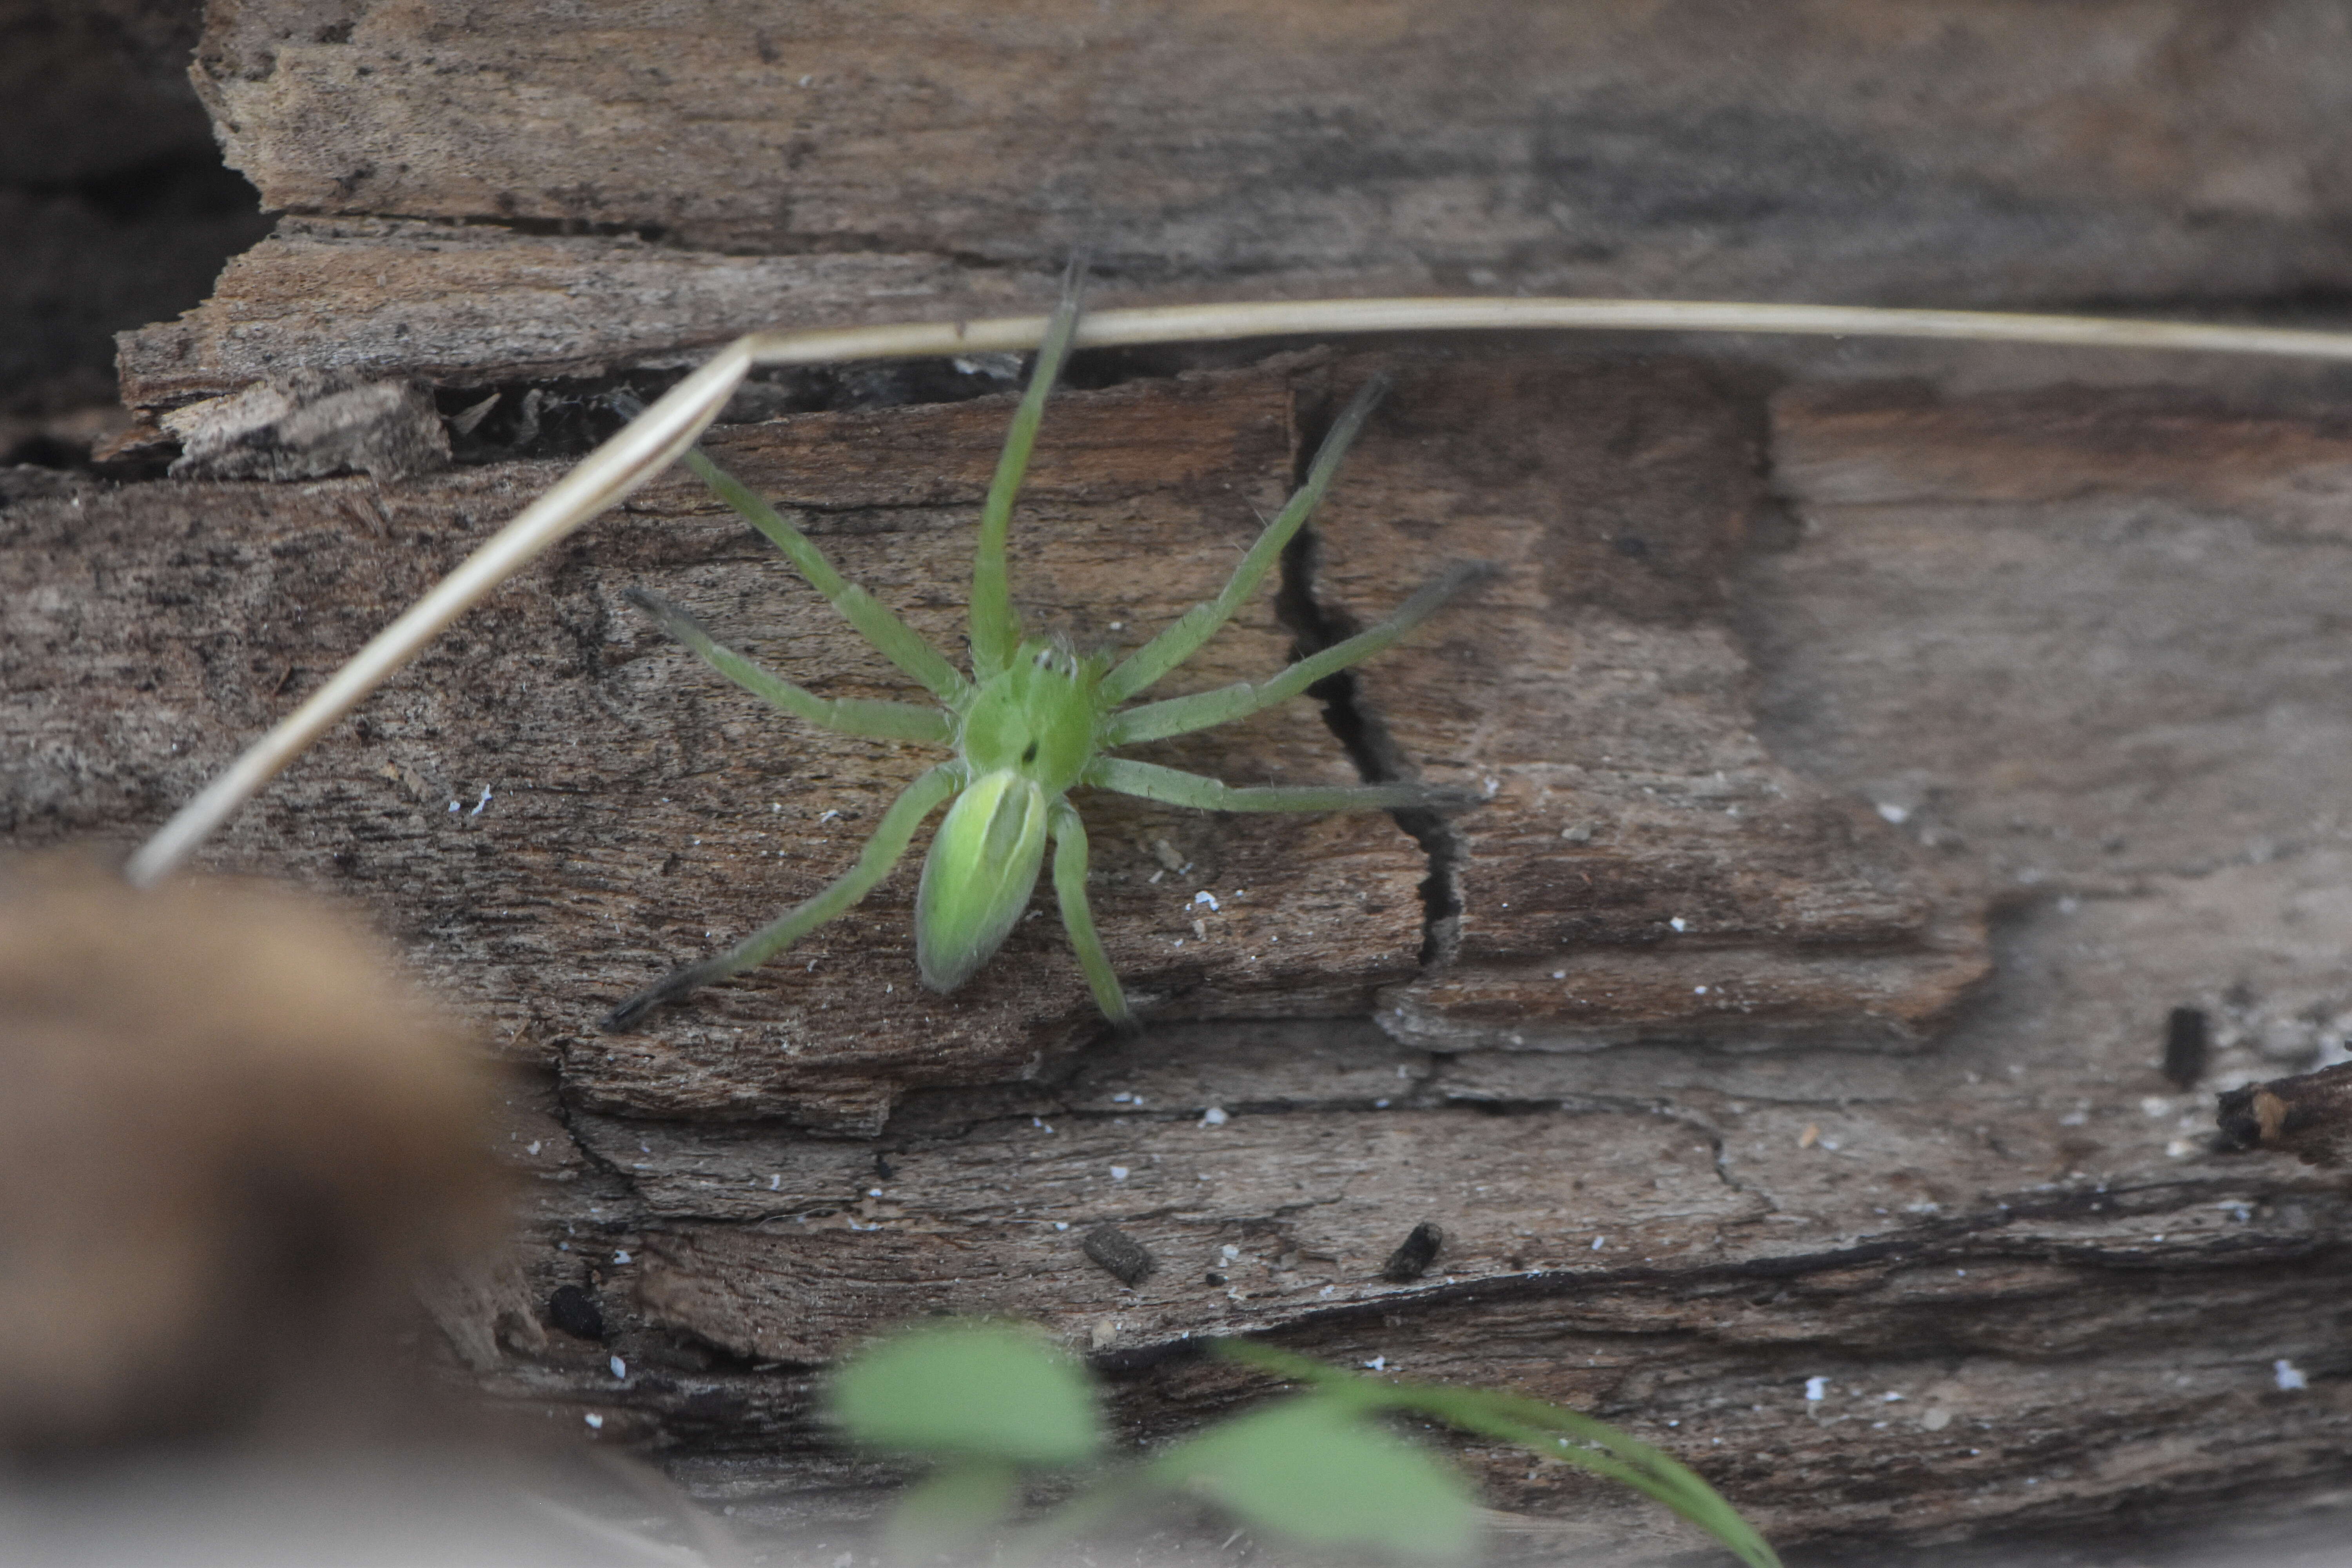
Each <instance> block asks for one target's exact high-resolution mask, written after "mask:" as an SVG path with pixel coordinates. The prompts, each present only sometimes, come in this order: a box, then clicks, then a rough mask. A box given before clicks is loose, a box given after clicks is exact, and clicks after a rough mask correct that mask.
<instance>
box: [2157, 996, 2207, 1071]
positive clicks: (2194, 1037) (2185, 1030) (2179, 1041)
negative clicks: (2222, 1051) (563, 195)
mask: <svg viewBox="0 0 2352 1568" xmlns="http://www.w3.org/2000/svg"><path fill="white" fill-rule="evenodd" d="M2211 1052H2212V1036H2211V1032H2210V1030H2208V1029H2207V1028H2206V1026H2205V1013H2204V1010H2203V1009H2202V1008H2199V1007H2175V1008H2174V1009H2173V1010H2172V1016H2170V1017H2168V1018H2167V1019H2166V1020H2165V1022H2164V1076H2165V1077H2167V1078H2168V1079H2171V1080H2172V1081H2173V1082H2174V1083H2175V1084H2178V1085H2179V1087H2180V1088H2182V1089H2194V1088H2196V1087H2197V1080H2198V1079H2201V1078H2203V1077H2204V1076H2205V1063H2206V1058H2208V1057H2209V1056H2210V1054H2211Z"/></svg>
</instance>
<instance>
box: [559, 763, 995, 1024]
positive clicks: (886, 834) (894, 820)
mask: <svg viewBox="0 0 2352 1568" xmlns="http://www.w3.org/2000/svg"><path fill="white" fill-rule="evenodd" d="M966 771H967V770H966V769H965V767H964V765H963V764H962V763H940V765H939V766H937V767H935V768H932V769H930V770H929V772H927V773H924V774H922V776H920V777H919V778H918V779H916V780H915V782H914V783H913V784H908V786H907V787H906V789H905V790H904V791H902V792H901V793H900V794H899V796H898V799H897V800H894V801H892V802H891V803H890V808H889V809H888V810H887V811H885V812H884V813H883V814H882V820H881V821H880V822H878V823H877V824H876V825H875V827H874V835H873V837H870V838H868V839H866V847H865V848H863V849H861V850H859V851H858V852H857V864H856V865H855V866H852V867H851V868H849V869H848V870H847V871H845V872H844V873H843V874H842V875H841V876H839V877H837V878H835V879H834V880H832V881H830V882H828V883H826V884H825V885H824V888H823V889H820V890H819V891H818V892H817V894H816V896H815V897H814V898H812V899H810V900H807V901H806V902H804V903H802V904H799V905H796V906H795V907H794V908H793V909H792V910H789V911H787V912H786V913H785V914H784V915H783V916H782V918H781V919H778V920H775V921H771V922H770V923H769V924H767V925H765V926H762V927H761V928H760V929H759V930H758V931H754V932H752V933H751V935H750V936H748V937H745V938H744V939H743V940H742V941H741V942H737V943H736V944H735V945H734V946H733V947H731V948H729V949H728V950H727V951H726V952H722V953H720V954H719V956H718V957H716V958H709V959H705V960H704V961H703V962H701V963H689V964H688V965H687V966H686V967H685V968H683V969H679V970H676V971H673V972H672V973H669V974H668V975H667V976H665V977H664V978H662V979H660V980H657V981H656V982H655V983H654V984H651V985H648V986H646V988H645V989H644V990H643V991H640V992H638V993H637V994H635V995H634V996H632V997H630V998H629V999H628V1000H627V1001H625V1002H624V1003H622V1004H621V1005H619V1006H617V1007H615V1008H614V1009H613V1010H612V1011H611V1012H610V1013H607V1014H605V1015H604V1021H603V1022H602V1023H600V1024H599V1025H598V1026H597V1027H599V1028H601V1029H603V1030H604V1032H605V1033H606V1034H608V1035H617V1034H620V1033H622V1032H623V1031H625V1030H626V1029H628V1028H629V1027H631V1026H633V1025H635V1023H636V1021H637V1020H638V1019H640V1018H642V1017H644V1016H646V1014H647V1013H650V1012H652V1011H653V1010H654V1009H655V1008H656V1007H658V1006H660V1005H662V1004H663V1003H665V1002H675V1001H677V999H678V998H679V997H681V996H684V995H685V994H687V993H688V992H690V991H696V990H699V989H700V988H701V987H703V986H705V985H708V984H711V983H712V982H713V981H717V980H724V979H726V978H727V977H728V976H729V975H730V974H740V973H743V971H745V970H747V969H751V968H754V967H756V966H758V965H760V964H762V963H766V962H767V961H768V960H769V959H771V958H773V957H774V956H775V955H776V954H778V953H780V952H783V951H784V949H786V948H788V947H790V946H792V945H793V943H794V942H798V941H800V939H801V938H803V937H804V936H806V935H807V934H808V933H809V932H811V931H814V930H816V928H817V927H819V926H821V925H823V924H824V923H825V921H829V920H833V919H835V917H836V916H839V915H841V914H844V913H845V912H846V911H847V910H849V908H850V907H851V906H852V905H854V904H856V902H857V900H860V899H862V898H864V897H865V896H866V894H868V893H870V892H872V891H873V890H874V885H875V884H876V883H877V882H879V881H880V880H881V879H883V878H885V877H887V876H888V875H889V874H890V868H891V867H893V866H895V865H897V864H898V858H899V857H900V856H902V855H904V854H905V853H906V852H907V845H908V843H909V842H910V841H911V840H912V839H913V838H914V837H915V829H916V828H918V827H919V826H922V824H923V818H925V817H927V816H930V814H931V813H932V812H933V811H935V810H937V809H938V808H939V805H940V802H942V801H944V800H946V799H947V798H948V796H950V795H953V794H955V792H956V791H957V790H958V789H961V787H962V786H963V784H964V783H965V775H966Z"/></svg>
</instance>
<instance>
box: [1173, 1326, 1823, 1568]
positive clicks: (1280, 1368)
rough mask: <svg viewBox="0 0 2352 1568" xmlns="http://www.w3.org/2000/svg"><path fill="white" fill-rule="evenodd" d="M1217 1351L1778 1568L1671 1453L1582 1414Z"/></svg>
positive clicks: (1731, 1511)
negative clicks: (1664, 1511)
mask: <svg viewBox="0 0 2352 1568" xmlns="http://www.w3.org/2000/svg"><path fill="white" fill-rule="evenodd" d="M1217 1350H1218V1353H1220V1354H1221V1355H1223V1356H1224V1357H1225V1358H1226V1359H1228V1360H1230V1361H1236V1362H1240V1363H1243V1364H1244V1365H1246V1366H1254V1367H1256V1368H1257V1369H1258V1370H1259V1371H1261V1372H1267V1373H1273V1374H1274V1375H1276V1376H1277V1377H1286V1378H1290V1379H1293V1380H1295V1381H1297V1382H1300V1383H1304V1384H1308V1385H1309V1386H1311V1387H1312V1388H1314V1389H1315V1391H1316V1393H1315V1394H1314V1397H1315V1398H1316V1399H1317V1400H1328V1401H1332V1402H1334V1403H1337V1404H1339V1405H1343V1406H1347V1407H1349V1408H1353V1409H1358V1410H1401V1411H1410V1412H1412V1413H1413V1414H1415V1415H1428V1416H1433V1417H1435V1418H1436V1419H1437V1420H1440V1421H1443V1422H1444V1423H1445V1424H1446V1425H1448V1426H1454V1427H1457V1428H1459V1429H1460V1430H1462V1431H1465V1432H1469V1433H1472V1434H1474V1435H1475V1436H1481V1437H1489V1438H1493V1439H1496V1440H1497V1441H1500V1442H1505V1443H1512V1444H1516V1445H1517V1446H1518V1447H1522V1448H1525V1449H1526V1450H1527V1451H1528V1452H1529V1453H1531V1454H1535V1455H1538V1456H1539V1457H1540V1458H1547V1459H1553V1460H1557V1461H1559V1463H1561V1464H1569V1465H1575V1466H1577V1467H1579V1468H1582V1469H1587V1470H1591V1471H1592V1472H1593V1473H1594V1474H1596V1475H1601V1476H1605V1477H1607V1478H1608V1479H1611V1480H1612V1481H1615V1482H1617V1483H1618V1484H1620V1485H1622V1486H1625V1487H1630V1488H1632V1489H1633V1490H1635V1491H1638V1492H1640V1493H1642V1494H1643V1496H1644V1497H1647V1498H1651V1499H1653V1500H1655V1501H1657V1502H1660V1503H1663V1504H1664V1506H1665V1507H1667V1508H1669V1509H1671V1510H1674V1511H1675V1513H1677V1514H1679V1515H1681V1516H1682V1517H1683V1518H1684V1519H1686V1520H1688V1521H1691V1522H1692V1523H1693V1524H1696V1525H1697V1526H1698V1527H1699V1528H1700V1529H1701V1530H1704V1531H1706V1532H1707V1533H1708V1534H1710V1535H1712V1536H1714V1537H1715V1538H1716V1540H1717V1541H1719V1542H1722V1543H1723V1544H1724V1545H1725V1546H1727V1547H1728V1548H1729V1549H1730V1550H1731V1552H1732V1553H1733V1554H1734V1555H1736V1556H1737V1557H1738V1559H1739V1560H1740V1561H1741V1562H1742V1563H1747V1564H1748V1568H1780V1557H1779V1555H1778V1554H1776V1553H1775V1552H1773V1550H1772V1547H1771V1544H1770V1543H1769V1542H1767V1541H1766V1540H1765V1539H1764V1537H1763V1536H1762V1535H1761V1534H1759V1532H1758V1531H1757V1529H1756V1527H1755V1526H1754V1525H1752V1524H1749V1523H1748V1521H1746V1520H1745V1519H1743V1518H1741V1517H1740V1515H1739V1510H1737V1509H1735V1508H1733V1507H1732V1506H1731V1505H1730V1504H1729V1503H1727V1502H1726V1501H1725V1500H1723V1496H1722V1494H1721V1493H1719V1492H1717V1490H1716V1489H1714V1488H1713V1487H1710V1486H1708V1485H1707V1484H1706V1481H1704V1480H1702V1479H1699V1477H1698V1475H1697V1474H1696V1472H1695V1471H1693V1470H1691V1469H1690V1468H1688V1467H1687V1466H1685V1465H1684V1464H1683V1463H1682V1462H1681V1461H1680V1460H1678V1459H1676V1458H1674V1456H1672V1455H1671V1454H1668V1453H1666V1452H1664V1450H1662V1449H1658V1448H1654V1447H1651V1446H1650V1445H1649V1444H1647V1443H1644V1442H1643V1441H1642V1440H1641V1439H1640V1438H1638V1437H1634V1436H1631V1435H1629V1434H1627V1433H1624V1432H1621V1431H1619V1430H1618V1429H1617V1428H1616V1427H1614V1426H1610V1425H1609V1424H1608V1423H1607V1422H1605V1421H1596V1420H1594V1419H1593V1418H1592V1417H1591V1416H1590V1415H1584V1414H1582V1413H1581V1412H1580V1411H1575V1410H1570V1409H1568V1408H1566V1407H1565V1406H1562V1405H1549V1404H1546V1403H1545V1402H1544V1401H1542V1400H1540V1399H1529V1398H1528V1397H1526V1396H1525V1395H1522V1394H1499V1393H1495V1392H1492V1391H1490V1390H1486V1389H1480V1388H1446V1387H1444V1386H1442V1385H1440V1384H1428V1383H1406V1382H1402V1381H1396V1380H1389V1379H1375V1378H1368V1377H1361V1376H1359V1375H1357V1374H1356V1373H1352V1372H1346V1371H1342V1370H1341V1369H1339V1368H1338V1367H1333V1366H1327V1365H1325V1364H1324V1363H1321V1362H1318V1361H1310V1360H1308V1359H1307V1357H1305V1356H1299V1355H1293V1354H1291V1353H1290V1352H1287V1351H1282V1350H1276V1348H1274V1347H1273V1346H1272V1345H1262V1344H1251V1343H1248V1342H1244V1341H1241V1340H1224V1341H1221V1342H1219V1343H1218V1345H1217Z"/></svg>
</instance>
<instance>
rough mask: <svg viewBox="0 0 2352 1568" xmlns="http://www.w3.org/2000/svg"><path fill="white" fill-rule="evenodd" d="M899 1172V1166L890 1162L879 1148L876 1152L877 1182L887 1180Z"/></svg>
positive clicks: (875, 1170) (875, 1168)
mask: <svg viewBox="0 0 2352 1568" xmlns="http://www.w3.org/2000/svg"><path fill="white" fill-rule="evenodd" d="M897 1174H898V1168H897V1167H896V1166H894V1165H892V1164H891V1163H890V1162H889V1160H888V1158H887V1156H885V1155H884V1154H883V1152H882V1151H880V1150H879V1149H877V1150H876V1151H875V1152H874V1179H875V1180H876V1181H877V1182H887V1181H888V1180H889V1179H890V1178H891V1177H893V1176H895V1175H897Z"/></svg>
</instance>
